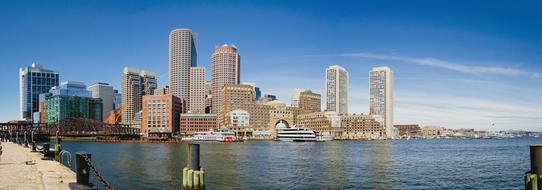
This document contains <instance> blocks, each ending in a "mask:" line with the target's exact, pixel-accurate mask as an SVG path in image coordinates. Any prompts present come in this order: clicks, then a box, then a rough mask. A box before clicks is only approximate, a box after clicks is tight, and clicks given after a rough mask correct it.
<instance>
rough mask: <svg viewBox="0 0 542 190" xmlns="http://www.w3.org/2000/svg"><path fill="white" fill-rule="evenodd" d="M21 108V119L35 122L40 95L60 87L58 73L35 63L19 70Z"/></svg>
mask: <svg viewBox="0 0 542 190" xmlns="http://www.w3.org/2000/svg"><path fill="white" fill-rule="evenodd" d="M19 85H20V87H19V93H20V94H19V108H20V116H21V119H26V120H33V118H32V116H33V114H34V112H38V111H39V95H40V94H41V93H46V92H49V90H50V89H51V87H53V86H58V72H56V71H52V70H48V69H44V68H43V67H41V65H38V64H35V63H33V64H32V65H31V66H29V67H23V68H20V69H19Z"/></svg>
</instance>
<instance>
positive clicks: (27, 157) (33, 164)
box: [0, 142, 76, 190]
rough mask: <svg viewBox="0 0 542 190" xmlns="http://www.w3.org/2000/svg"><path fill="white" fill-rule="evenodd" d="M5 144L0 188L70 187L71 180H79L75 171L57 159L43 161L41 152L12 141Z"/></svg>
mask: <svg viewBox="0 0 542 190" xmlns="http://www.w3.org/2000/svg"><path fill="white" fill-rule="evenodd" d="M1 145H2V150H3V153H2V155H1V156H0V189H51V190H52V189H70V188H69V187H68V183H75V182H76V174H75V172H73V171H72V170H70V169H69V168H68V167H66V166H64V165H62V164H61V163H59V162H56V161H54V160H41V158H42V157H43V154H41V153H38V152H31V149H30V148H25V147H24V146H22V145H18V144H15V143H12V142H2V144H1ZM27 161H29V163H28V164H27Z"/></svg>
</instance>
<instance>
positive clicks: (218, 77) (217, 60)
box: [211, 44, 241, 114]
mask: <svg viewBox="0 0 542 190" xmlns="http://www.w3.org/2000/svg"><path fill="white" fill-rule="evenodd" d="M211 62H212V67H213V71H212V73H213V76H212V89H213V92H212V94H213V98H212V101H213V104H212V113H217V114H220V111H221V110H222V97H221V94H222V93H221V91H222V88H223V87H224V85H225V84H239V82H240V65H241V57H240V55H239V54H238V53H237V48H236V47H235V46H233V45H228V44H224V45H222V46H219V47H217V48H216V49H215V52H214V53H213V56H212V59H211Z"/></svg>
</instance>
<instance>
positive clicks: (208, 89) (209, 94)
mask: <svg viewBox="0 0 542 190" xmlns="http://www.w3.org/2000/svg"><path fill="white" fill-rule="evenodd" d="M212 107H213V82H212V81H210V80H208V81H205V113H211V111H212Z"/></svg>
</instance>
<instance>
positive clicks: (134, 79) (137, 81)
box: [121, 67, 141, 123]
mask: <svg viewBox="0 0 542 190" xmlns="http://www.w3.org/2000/svg"><path fill="white" fill-rule="evenodd" d="M121 85H122V103H123V104H124V105H125V106H126V107H125V109H124V112H123V113H122V123H130V122H132V120H133V119H134V115H135V114H136V113H137V112H139V110H141V77H140V76H139V70H137V69H134V68H129V67H124V71H123V73H122V84H121Z"/></svg>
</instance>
